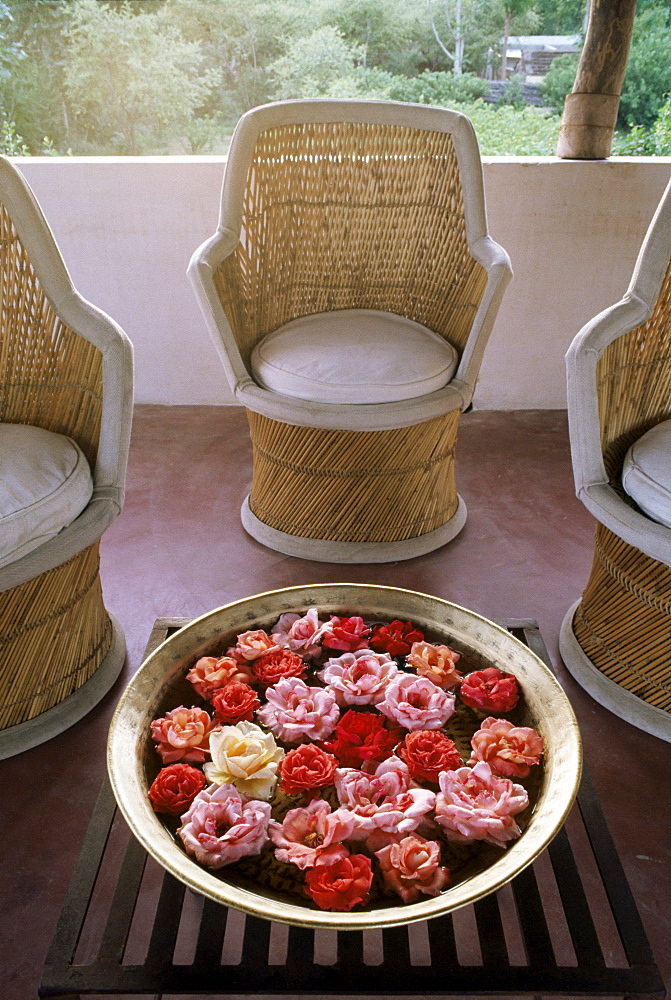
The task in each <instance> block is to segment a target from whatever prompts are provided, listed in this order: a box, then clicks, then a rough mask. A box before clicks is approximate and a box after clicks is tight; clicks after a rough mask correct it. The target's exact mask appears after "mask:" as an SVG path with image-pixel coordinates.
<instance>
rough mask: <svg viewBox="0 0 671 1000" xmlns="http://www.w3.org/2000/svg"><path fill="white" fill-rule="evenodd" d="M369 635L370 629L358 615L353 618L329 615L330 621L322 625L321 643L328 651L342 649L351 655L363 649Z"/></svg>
mask: <svg viewBox="0 0 671 1000" xmlns="http://www.w3.org/2000/svg"><path fill="white" fill-rule="evenodd" d="M369 635H370V629H369V628H368V627H367V626H366V625H365V623H364V620H363V618H360V617H359V616H358V615H354V617H353V618H338V617H336V615H331V620H330V621H329V622H327V623H326V624H325V625H324V631H323V635H322V643H323V645H324V646H327V647H328V648H329V649H344V650H346V651H347V652H350V653H353V652H354V651H355V650H356V649H365V647H366V645H367V642H366V640H367V638H368V636H369Z"/></svg>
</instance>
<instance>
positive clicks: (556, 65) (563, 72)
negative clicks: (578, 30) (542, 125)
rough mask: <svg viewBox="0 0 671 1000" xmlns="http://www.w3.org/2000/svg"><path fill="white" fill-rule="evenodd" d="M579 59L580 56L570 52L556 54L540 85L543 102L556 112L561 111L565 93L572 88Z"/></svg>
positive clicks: (569, 91)
mask: <svg viewBox="0 0 671 1000" xmlns="http://www.w3.org/2000/svg"><path fill="white" fill-rule="evenodd" d="M579 59H580V56H579V55H578V54H574V53H572V52H571V53H568V52H567V53H566V55H563V56H557V58H556V59H555V60H554V61H553V63H552V66H551V67H550V69H549V70H548V72H547V74H546V76H545V78H544V79H543V82H542V83H541V85H540V90H541V96H542V97H543V103H544V104H545V106H546V107H548V108H552V109H553V111H556V112H557V114H561V113H562V111H563V109H564V100H565V98H566V95H567V94H570V93H571V90H572V89H573V84H574V82H575V75H576V72H577V70H578V60H579Z"/></svg>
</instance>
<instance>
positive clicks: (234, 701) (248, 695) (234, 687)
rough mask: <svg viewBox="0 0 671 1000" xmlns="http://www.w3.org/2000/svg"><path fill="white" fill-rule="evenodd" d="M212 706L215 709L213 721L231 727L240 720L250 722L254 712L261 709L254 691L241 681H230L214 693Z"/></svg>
mask: <svg viewBox="0 0 671 1000" xmlns="http://www.w3.org/2000/svg"><path fill="white" fill-rule="evenodd" d="M212 704H213V705H214V708H215V713H214V721H215V722H225V723H228V724H229V725H232V726H234V725H235V723H236V722H240V721H241V720H242V719H245V720H246V721H247V722H251V721H252V719H253V718H254V712H255V711H256V710H257V708H260V707H261V702H260V701H259V699H258V698H257V696H256V691H254V689H253V688H251V687H250V686H249V684H243V683H242V682H241V681H232V682H231V683H230V684H227V685H226V687H223V688H219V690H218V691H215V692H214V694H213V695H212Z"/></svg>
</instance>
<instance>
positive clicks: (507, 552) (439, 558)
mask: <svg viewBox="0 0 671 1000" xmlns="http://www.w3.org/2000/svg"><path fill="white" fill-rule="evenodd" d="M457 477H458V488H459V492H460V493H461V494H462V496H463V497H464V499H465V501H466V504H467V507H468V512H469V517H468V521H467V524H466V527H465V529H464V530H463V532H462V533H461V534H460V535H459V537H458V538H456V539H455V540H454V541H453V542H452V543H450V544H449V545H448V546H446V547H445V548H443V549H442V550H439V551H438V552H434V553H432V554H430V555H428V556H424V557H422V558H419V559H414V560H410V561H408V562H402V563H396V564H391V565H376V566H363V565H362V566H351V567H348V566H342V565H330V564H323V563H312V562H306V561H302V560H299V559H293V558H290V557H288V556H282V555H280V554H279V553H276V552H273V551H271V550H269V549H266V548H264V547H263V546H262V545H260V544H258V543H257V542H255V541H254V540H253V539H251V538H250V537H249V536H247V535H246V533H245V532H244V531H243V529H242V527H241V525H240V521H239V508H240V504H241V502H242V500H243V498H244V496H245V494H246V492H247V490H248V485H249V481H250V478H251V448H250V444H249V437H248V433H247V427H246V421H245V417H244V413H243V412H242V411H241V410H238V409H236V408H228V407H227V408H215V407H155V406H143V407H139V408H138V410H137V412H136V418H135V423H134V431H133V441H132V446H131V456H130V463H129V470H128V483H127V502H126V508H125V510H124V513H123V515H122V516H121V517H120V518H118V519H117V520H116V522H115V523H114V524H113V525H112V527H111V528H110V529H109V530H108V532H107V533H106V535H105V537H104V540H103V546H102V578H103V586H104V591H105V595H106V602H107V605H108V607H109V609H110V610H111V611H112V612H113V613H114V614H115V615H116V616H117V618H118V619H119V620H120V622H121V624H122V626H123V628H124V631H125V633H126V639H127V643H128V660H127V665H126V669H125V672H124V674H123V676H122V678H120V680H119V681H118V682H117V684H116V685H115V687H114V689H113V690H112V691H111V692H110V694H109V695H108V696H107V697H106V698H105V699H104V701H103V702H102V703H101V704H100V705H99V706H98V707H97V708H96V709H95V710H94V711H93V712H91V713H90V715H89V716H88V717H87V718H86V719H84V720H82V721H81V722H80V723H78V724H77V725H76V726H74V727H73V728H72V729H70V730H69V731H68V732H66V733H63V734H61V735H60V736H58V737H57V738H55V739H53V740H52V741H50V742H49V743H46V744H43V745H42V746H40V747H36V748H34V749H33V750H30V751H27V752H26V753H24V754H21V755H19V756H17V757H13V758H10V759H8V760H5V761H3V762H0V788H1V789H2V800H3V806H2V828H1V830H0V848H1V859H2V860H1V864H2V882H1V886H2V888H1V890H0V891H1V893H2V911H1V912H2V917H1V918H0V919H1V920H2V939H1V940H0V963H1V967H2V970H3V975H2V981H3V986H2V987H1V988H0V998H2V1000H33V998H35V997H36V996H37V985H38V983H39V980H40V977H41V972H42V966H43V963H44V959H45V956H46V952H47V948H48V945H49V942H50V940H51V936H52V934H53V931H54V927H55V924H56V921H57V918H58V915H59V912H60V909H61V905H62V902H63V898H64V894H65V891H66V888H67V885H68V881H69V877H70V874H71V872H72V868H73V866H74V863H75V861H76V858H77V856H78V853H79V849H80V846H81V841H82V838H83V836H84V832H85V829H86V826H87V823H88V819H89V816H90V813H91V810H92V807H93V803H94V801H95V798H96V794H97V791H98V787H99V785H100V781H101V779H102V776H103V773H104V768H105V741H106V733H107V726H108V724H109V719H110V716H111V713H112V711H113V709H114V706H115V704H116V701H117V699H118V697H119V694H120V693H121V691H122V690H123V687H124V685H125V683H126V681H127V680H128V678H129V677H130V676H131V675H132V674H133V673H134V672H135V671H136V670H137V668H138V666H139V664H140V661H141V657H142V652H143V650H144V647H145V644H146V641H147V638H148V635H149V631H150V628H151V625H152V623H153V621H154V619H155V618H157V617H163V616H196V615H199V614H202V613H204V612H206V611H209V610H210V609H212V608H214V607H217V606H219V605H221V604H225V603H227V602H228V601H232V600H235V599H237V598H241V597H245V596H247V595H250V594H255V593H258V592H260V591H265V590H272V589H275V588H279V587H284V586H289V585H292V584H301V583H316V582H335V581H351V582H370V583H381V584H387V585H391V586H401V587H406V588H409V589H412V590H419V591H424V592H426V593H430V594H435V595H436V596H438V597H442V598H445V599H447V600H450V601H453V602H455V603H457V604H460V605H463V606H464V607H467V608H470V609H472V610H474V611H476V612H478V613H480V614H482V615H484V616H485V617H488V618H494V619H496V618H516V617H524V618H535V619H536V620H537V621H538V622H539V625H540V627H541V631H542V633H543V636H544V638H545V640H546V643H547V646H548V648H549V651H550V655H551V657H552V659H553V661H554V663H555V664H556V665H557V668H558V675H559V678H560V681H561V683H562V685H563V686H564V688H565V690H566V692H567V694H568V696H569V698H570V700H571V702H572V704H573V707H574V709H575V711H576V714H577V716H578V720H579V722H580V725H581V730H582V734H583V739H584V747H585V757H586V761H587V763H588V765H589V767H590V770H591V772H592V776H593V778H594V781H595V784H596V787H597V791H598V793H599V795H600V798H601V802H602V805H603V808H604V812H605V814H606V817H607V819H608V822H609V825H610V827H611V830H612V832H613V835H614V838H615V841H616V844H617V847H618V849H619V852H620V856H621V859H622V862H623V865H624V869H625V872H626V875H627V878H628V880H629V882H630V885H631V887H632V889H633V892H634V895H635V897H636V900H637V903H638V906H639V909H640V912H641V917H642V919H643V922H644V925H645V928H646V931H647V934H648V936H649V938H650V942H651V944H652V947H653V951H654V953H655V957H656V960H657V963H658V965H659V967H660V970H661V972H662V974H663V976H664V979H665V982H666V983H667V984H669V985H671V947H670V946H671V858H670V854H671V850H670V848H671V768H670V767H669V764H670V762H671V747H670V746H669V744H667V743H664V742H662V741H660V740H658V739H655V738H654V737H652V736H649V735H647V734H645V733H642V732H640V731H639V730H637V729H635V728H633V727H632V726H630V725H628V724H627V723H625V722H623V721H621V720H620V719H618V718H616V717H615V716H614V715H612V714H610V713H609V712H607V711H606V710H605V709H603V708H601V707H600V706H599V705H597V704H596V703H595V702H594V701H592V699H591V698H590V697H589V696H587V695H586V694H585V693H584V692H583V691H582V690H581V688H579V687H578V686H577V685H576V683H575V682H574V681H573V679H572V678H571V677H570V675H569V674H568V673H567V672H566V670H565V669H564V667H563V665H562V664H561V661H560V659H559V653H558V648H557V640H558V634H559V627H560V624H561V621H562V619H563V616H564V614H565V612H566V609H567V608H568V606H569V605H570V604H571V603H572V601H573V600H574V599H575V598H577V597H578V596H579V594H580V592H581V590H582V587H583V585H584V583H585V581H586V579H587V575H588V572H589V567H590V562H591V551H592V531H593V522H592V519H591V517H590V515H589V514H588V513H587V512H586V511H585V510H584V508H583V507H582V505H581V504H580V503H579V502H578V501H577V500H576V499H575V496H574V494H573V483H572V478H571V468H570V457H569V447H568V434H567V427H566V416H565V414H564V413H563V412H554V411H550V412H547V411H542V412H541V411H536V412H513V413H488V412H473V413H470V414H466V415H465V416H464V417H463V419H462V424H461V431H460V440H459V448H458V456H457ZM667 989H668V985H667Z"/></svg>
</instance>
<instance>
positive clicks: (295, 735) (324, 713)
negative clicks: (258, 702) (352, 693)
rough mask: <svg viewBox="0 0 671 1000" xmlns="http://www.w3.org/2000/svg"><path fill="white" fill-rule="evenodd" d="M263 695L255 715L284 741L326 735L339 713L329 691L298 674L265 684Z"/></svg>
mask: <svg viewBox="0 0 671 1000" xmlns="http://www.w3.org/2000/svg"><path fill="white" fill-rule="evenodd" d="M266 699H267V700H266V704H265V705H264V706H263V708H260V709H259V711H258V712H257V713H256V717H257V719H258V720H259V722H260V723H261V724H262V725H264V726H267V727H268V729H271V730H272V731H273V733H274V734H275V736H277V738H278V739H280V740H283V741H284V742H285V743H301V742H303V741H305V740H323V739H325V738H326V737H327V736H330V735H331V733H332V732H333V728H334V726H335V724H336V722H337V720H338V716H339V715H340V710H339V708H338V706H337V704H336V700H335V696H334V695H333V693H332V692H331V691H329V690H328V689H327V688H322V687H308V685H307V684H306V683H305V682H304V681H302V680H301V679H300V678H299V677H285V678H283V679H282V680H281V681H278V682H277V684H275V685H274V686H273V687H269V688H268V690H267V691H266Z"/></svg>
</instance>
